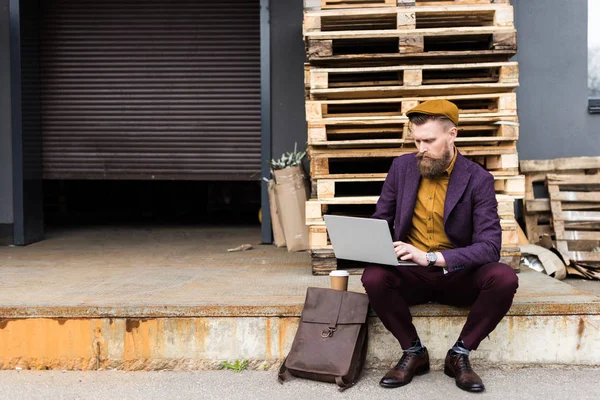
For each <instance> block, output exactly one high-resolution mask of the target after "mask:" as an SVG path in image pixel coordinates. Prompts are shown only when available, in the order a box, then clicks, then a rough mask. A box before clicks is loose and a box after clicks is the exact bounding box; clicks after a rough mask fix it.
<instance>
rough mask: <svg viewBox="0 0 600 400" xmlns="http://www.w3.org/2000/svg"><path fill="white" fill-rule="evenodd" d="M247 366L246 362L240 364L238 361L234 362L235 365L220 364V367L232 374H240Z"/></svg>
mask: <svg viewBox="0 0 600 400" xmlns="http://www.w3.org/2000/svg"><path fill="white" fill-rule="evenodd" d="M247 365H248V360H245V361H242V362H240V360H235V364H231V363H228V362H222V363H221V366H222V367H223V368H226V369H230V370H232V371H233V372H242V371H243V370H245V369H246V366H247Z"/></svg>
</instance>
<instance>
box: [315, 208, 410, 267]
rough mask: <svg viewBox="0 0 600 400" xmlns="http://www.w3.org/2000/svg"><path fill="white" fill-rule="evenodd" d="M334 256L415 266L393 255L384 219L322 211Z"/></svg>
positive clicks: (391, 242) (388, 230) (390, 237)
mask: <svg viewBox="0 0 600 400" xmlns="http://www.w3.org/2000/svg"><path fill="white" fill-rule="evenodd" d="M323 218H324V219H325V225H327V232H328V233H329V239H330V240H331V245H332V246H333V252H334V253H335V257H336V258H341V259H344V260H354V261H363V262H370V263H374V264H384V265H393V266H397V265H401V266H410V267H415V266H418V264H417V263H414V262H412V261H401V260H398V258H397V257H396V252H395V251H394V242H393V241H392V235H391V234H390V228H389V226H388V223H387V221H385V220H383V219H374V218H358V217H345V216H340V215H324V216H323Z"/></svg>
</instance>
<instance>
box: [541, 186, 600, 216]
mask: <svg viewBox="0 0 600 400" xmlns="http://www.w3.org/2000/svg"><path fill="white" fill-rule="evenodd" d="M569 183H570V182H569ZM553 199H555V200H558V201H565V202H574V201H582V202H596V203H599V204H598V205H596V207H598V206H600V192H570V191H565V192H558V193H555V194H554V196H553ZM564 207H565V205H564V204H563V209H564ZM592 207H593V206H592Z"/></svg>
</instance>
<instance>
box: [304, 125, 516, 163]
mask: <svg viewBox="0 0 600 400" xmlns="http://www.w3.org/2000/svg"><path fill="white" fill-rule="evenodd" d="M518 138H519V124H518V122H517V117H505V118H499V117H492V118H489V117H487V118H478V117H473V118H465V117H464V116H463V117H462V118H461V121H460V124H459V126H458V137H457V138H456V143H457V145H466V144H486V143H487V144H491V145H497V144H498V143H500V142H511V141H516V140H517V139H518ZM412 141H413V139H412V134H411V131H410V127H409V122H408V119H407V118H406V117H402V118H401V119H398V120H386V119H384V120H377V119H372V120H353V121H331V120H326V121H319V122H309V123H308V144H309V145H310V146H327V147H331V148H334V147H340V148H342V147H344V148H351V147H373V146H377V147H387V146H399V145H402V144H404V143H411V142H412ZM517 167H518V165H515V166H514V168H517Z"/></svg>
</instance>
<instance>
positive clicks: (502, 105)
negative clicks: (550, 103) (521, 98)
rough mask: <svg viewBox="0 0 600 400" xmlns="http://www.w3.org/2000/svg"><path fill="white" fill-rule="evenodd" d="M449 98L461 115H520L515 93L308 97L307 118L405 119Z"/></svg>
mask: <svg viewBox="0 0 600 400" xmlns="http://www.w3.org/2000/svg"><path fill="white" fill-rule="evenodd" d="M435 99H446V100H449V101H451V102H453V103H454V104H456V106H457V107H458V110H459V118H461V119H462V118H463V116H464V118H466V119H470V118H477V117H479V118H486V117H494V118H496V117H516V115H517V97H516V94H515V93H490V94H471V95H449V96H425V97H400V98H386V99H353V100H307V101H306V121H307V122H315V123H319V122H322V123H324V122H328V121H332V120H334V121H339V122H341V121H346V122H348V121H353V120H354V121H356V120H374V119H382V118H386V119H390V120H391V119H394V118H402V117H403V116H404V114H405V113H406V112H407V111H408V110H410V109H411V108H413V107H416V106H417V105H419V104H420V103H422V102H424V101H427V100H435Z"/></svg>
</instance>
